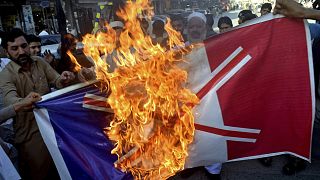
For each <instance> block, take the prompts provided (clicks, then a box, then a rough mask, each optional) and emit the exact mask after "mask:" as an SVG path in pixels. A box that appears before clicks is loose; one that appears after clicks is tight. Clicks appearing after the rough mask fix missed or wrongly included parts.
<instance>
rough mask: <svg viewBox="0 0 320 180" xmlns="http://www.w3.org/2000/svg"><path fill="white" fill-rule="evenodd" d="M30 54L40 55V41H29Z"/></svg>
mask: <svg viewBox="0 0 320 180" xmlns="http://www.w3.org/2000/svg"><path fill="white" fill-rule="evenodd" d="M29 47H30V55H31V56H40V55H41V43H40V42H31V43H29Z"/></svg>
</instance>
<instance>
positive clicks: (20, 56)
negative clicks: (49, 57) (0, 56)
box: [18, 54, 30, 59]
mask: <svg viewBox="0 0 320 180" xmlns="http://www.w3.org/2000/svg"><path fill="white" fill-rule="evenodd" d="M28 58H30V57H29V56H28V55H26V54H20V55H19V56H18V59H28Z"/></svg>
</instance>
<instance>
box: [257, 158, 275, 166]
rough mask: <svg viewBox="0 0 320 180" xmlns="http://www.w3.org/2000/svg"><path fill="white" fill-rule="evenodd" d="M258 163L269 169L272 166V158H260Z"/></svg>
mask: <svg viewBox="0 0 320 180" xmlns="http://www.w3.org/2000/svg"><path fill="white" fill-rule="evenodd" d="M259 162H260V163H261V164H262V165H263V166H265V167H270V166H271V165H272V157H266V158H261V159H259Z"/></svg>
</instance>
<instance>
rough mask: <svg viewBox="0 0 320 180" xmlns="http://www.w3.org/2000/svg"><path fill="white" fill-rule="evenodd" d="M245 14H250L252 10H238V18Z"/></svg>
mask: <svg viewBox="0 0 320 180" xmlns="http://www.w3.org/2000/svg"><path fill="white" fill-rule="evenodd" d="M246 14H252V11H251V10H249V9H246V10H242V11H240V12H239V15H238V18H241V17H242V16H245V15H246Z"/></svg>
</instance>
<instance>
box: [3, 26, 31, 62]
mask: <svg viewBox="0 0 320 180" xmlns="http://www.w3.org/2000/svg"><path fill="white" fill-rule="evenodd" d="M25 37H26V35H25V34H24V32H22V30H21V29H17V28H14V29H12V30H11V31H10V32H8V33H7V35H6V36H4V37H3V39H2V42H1V45H2V47H3V48H4V49H5V50H6V52H7V54H8V56H9V57H10V59H11V60H13V61H14V62H16V63H17V64H19V65H20V66H23V65H25V64H27V63H29V62H30V61H31V58H30V48H29V45H28V42H27V40H26V38H25Z"/></svg>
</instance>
